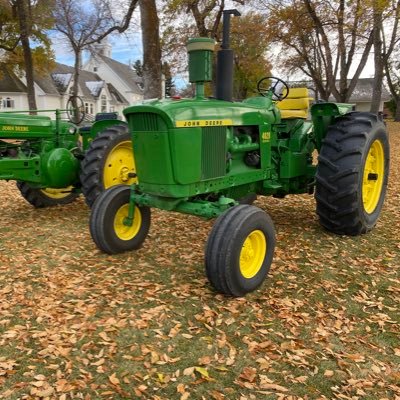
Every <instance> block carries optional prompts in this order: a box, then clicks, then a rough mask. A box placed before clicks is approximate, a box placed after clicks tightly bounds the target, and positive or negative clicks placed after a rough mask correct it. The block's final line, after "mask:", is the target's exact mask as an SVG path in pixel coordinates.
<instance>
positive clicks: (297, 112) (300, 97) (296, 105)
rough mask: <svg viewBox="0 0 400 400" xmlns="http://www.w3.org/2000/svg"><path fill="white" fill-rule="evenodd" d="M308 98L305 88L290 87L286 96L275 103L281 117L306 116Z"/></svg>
mask: <svg viewBox="0 0 400 400" xmlns="http://www.w3.org/2000/svg"><path fill="white" fill-rule="evenodd" d="M310 100H311V99H310V97H309V94H308V89H307V88H291V89H289V95H288V97H286V99H284V100H282V101H278V102H277V103H276V105H277V107H278V108H279V109H280V110H281V117H282V118H307V116H308V109H309V108H310Z"/></svg>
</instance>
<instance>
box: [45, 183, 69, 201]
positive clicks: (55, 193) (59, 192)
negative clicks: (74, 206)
mask: <svg viewBox="0 0 400 400" xmlns="http://www.w3.org/2000/svg"><path fill="white" fill-rule="evenodd" d="M72 189H73V188H72V186H68V187H66V188H63V189H53V188H46V189H41V191H42V193H43V194H45V195H46V196H47V197H49V198H51V199H63V198H64V197H67V196H69V195H70V194H71V191H72Z"/></svg>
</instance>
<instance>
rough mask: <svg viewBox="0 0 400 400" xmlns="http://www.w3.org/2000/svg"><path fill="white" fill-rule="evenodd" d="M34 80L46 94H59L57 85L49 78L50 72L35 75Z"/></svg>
mask: <svg viewBox="0 0 400 400" xmlns="http://www.w3.org/2000/svg"><path fill="white" fill-rule="evenodd" d="M35 82H36V84H37V85H38V86H39V87H40V88H41V89H42V90H43V91H44V92H45V93H46V94H53V95H57V96H58V95H59V94H60V92H59V91H58V88H57V85H56V84H55V82H54V81H53V79H52V78H51V75H50V74H47V75H44V76H35Z"/></svg>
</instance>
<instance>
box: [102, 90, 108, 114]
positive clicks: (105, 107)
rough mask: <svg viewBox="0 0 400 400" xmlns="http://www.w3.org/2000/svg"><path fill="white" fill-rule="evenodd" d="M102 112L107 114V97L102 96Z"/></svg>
mask: <svg viewBox="0 0 400 400" xmlns="http://www.w3.org/2000/svg"><path fill="white" fill-rule="evenodd" d="M101 112H107V97H106V96H105V95H104V94H103V95H101Z"/></svg>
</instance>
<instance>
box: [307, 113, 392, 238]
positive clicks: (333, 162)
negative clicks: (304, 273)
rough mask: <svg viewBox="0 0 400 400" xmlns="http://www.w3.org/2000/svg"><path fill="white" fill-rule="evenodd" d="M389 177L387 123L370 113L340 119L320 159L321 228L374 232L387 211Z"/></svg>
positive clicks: (350, 232) (346, 232)
mask: <svg viewBox="0 0 400 400" xmlns="http://www.w3.org/2000/svg"><path fill="white" fill-rule="evenodd" d="M388 174H389V143H388V137H387V133H386V127H385V124H384V123H383V122H382V121H381V120H380V119H379V118H378V117H377V116H376V115H375V114H372V113H367V112H352V113H349V114H346V115H344V116H342V117H340V118H338V119H337V121H336V123H335V124H334V125H332V126H330V127H329V129H328V132H327V135H326V137H325V139H324V140H323V144H322V148H321V152H320V155H319V157H318V167H317V174H316V181H317V183H316V192H315V198H316V202H317V214H318V216H319V219H320V223H321V225H322V226H323V227H325V228H326V229H327V230H329V231H331V232H334V233H337V234H341V235H359V234H362V233H365V232H368V231H369V230H370V229H372V228H373V227H374V225H375V224H376V221H377V219H378V217H379V214H380V212H381V209H382V205H383V201H384V198H385V193H386V186H387V181H388Z"/></svg>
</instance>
